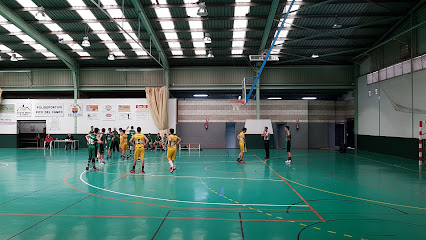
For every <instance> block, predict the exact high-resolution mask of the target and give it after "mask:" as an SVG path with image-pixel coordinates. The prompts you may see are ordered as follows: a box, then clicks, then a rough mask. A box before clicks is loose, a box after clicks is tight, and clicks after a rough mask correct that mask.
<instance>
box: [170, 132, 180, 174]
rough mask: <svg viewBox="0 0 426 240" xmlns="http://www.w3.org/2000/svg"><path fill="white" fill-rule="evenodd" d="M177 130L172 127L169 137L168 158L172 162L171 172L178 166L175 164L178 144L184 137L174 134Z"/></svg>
mask: <svg viewBox="0 0 426 240" xmlns="http://www.w3.org/2000/svg"><path fill="white" fill-rule="evenodd" d="M174 133H175V130H174V129H173V128H170V135H169V136H168V137H167V142H168V143H169V144H168V146H169V147H168V149H167V160H169V164H170V172H171V173H172V172H173V171H174V170H176V167H175V166H174V165H173V164H174V161H175V159H176V151H177V147H176V146H177V145H178V144H179V143H180V141H182V139H181V138H180V137H178V136H176V135H174Z"/></svg>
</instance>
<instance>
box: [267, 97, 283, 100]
mask: <svg viewBox="0 0 426 240" xmlns="http://www.w3.org/2000/svg"><path fill="white" fill-rule="evenodd" d="M282 99H283V98H282V97H268V100H282Z"/></svg>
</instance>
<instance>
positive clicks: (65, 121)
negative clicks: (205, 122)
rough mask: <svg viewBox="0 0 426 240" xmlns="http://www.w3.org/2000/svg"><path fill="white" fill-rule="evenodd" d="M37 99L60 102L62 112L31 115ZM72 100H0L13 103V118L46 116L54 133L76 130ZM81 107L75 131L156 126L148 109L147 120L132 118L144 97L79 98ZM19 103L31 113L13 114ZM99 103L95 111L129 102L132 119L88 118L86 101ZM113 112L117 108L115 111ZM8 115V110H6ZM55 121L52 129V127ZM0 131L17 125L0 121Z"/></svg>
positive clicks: (172, 105)
mask: <svg viewBox="0 0 426 240" xmlns="http://www.w3.org/2000/svg"><path fill="white" fill-rule="evenodd" d="M39 103H46V104H52V103H58V104H63V106H64V116H63V117H36V116H35V105H36V104H39ZM73 103H74V100H73V99H56V100H54V99H4V100H3V101H2V104H15V114H13V116H12V118H13V120H14V121H18V120H46V128H47V133H56V134H64V133H68V132H71V133H76V132H75V117H70V116H68V114H70V113H71V109H70V107H69V106H70V105H72V104H73ZM77 103H78V104H79V105H80V106H81V108H82V113H83V116H79V117H77V133H78V134H86V133H87V132H88V131H89V129H90V126H95V127H99V128H108V127H111V128H114V127H117V128H120V127H121V128H125V127H127V126H134V127H135V128H136V127H141V128H142V132H145V133H148V132H151V133H157V132H159V130H158V128H157V127H156V125H155V123H154V120H153V118H152V115H151V112H149V114H148V120H136V119H135V117H136V116H135V114H136V105H148V101H147V100H146V99H144V98H140V99H131V98H126V99H79V100H78V102H77ZM22 104H31V107H32V115H31V117H17V116H16V109H17V108H18V107H19V106H20V105H22ZM87 104H90V105H96V104H97V105H99V108H100V109H99V111H100V112H99V113H100V114H101V113H102V109H101V106H102V105H104V104H114V105H116V106H117V105H118V104H129V105H130V106H131V113H132V120H119V119H118V116H116V119H115V120H114V121H105V120H102V118H101V116H100V119H99V120H89V119H88V118H87V114H86V113H87V111H86V105H87ZM168 112H169V128H176V118H177V101H176V99H169V106H168ZM116 113H117V112H116ZM8 115H12V114H8ZM55 125H57V126H58V127H57V128H56V129H52V127H54V126H55ZM0 134H17V125H16V124H14V125H4V124H0Z"/></svg>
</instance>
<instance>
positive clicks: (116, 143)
mask: <svg viewBox="0 0 426 240" xmlns="http://www.w3.org/2000/svg"><path fill="white" fill-rule="evenodd" d="M112 134H113V136H114V139H113V141H112V151H113V152H115V150H117V152H121V151H120V150H119V149H120V147H119V142H120V134H119V133H118V132H117V128H114V131H113V132H112Z"/></svg>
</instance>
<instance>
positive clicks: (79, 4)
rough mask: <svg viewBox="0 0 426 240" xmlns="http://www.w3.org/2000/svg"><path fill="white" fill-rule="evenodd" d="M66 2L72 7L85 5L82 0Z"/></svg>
mask: <svg viewBox="0 0 426 240" xmlns="http://www.w3.org/2000/svg"><path fill="white" fill-rule="evenodd" d="M67 1H68V3H69V4H70V5H71V6H73V7H85V6H86V4H85V3H84V2H83V0H67Z"/></svg>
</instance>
